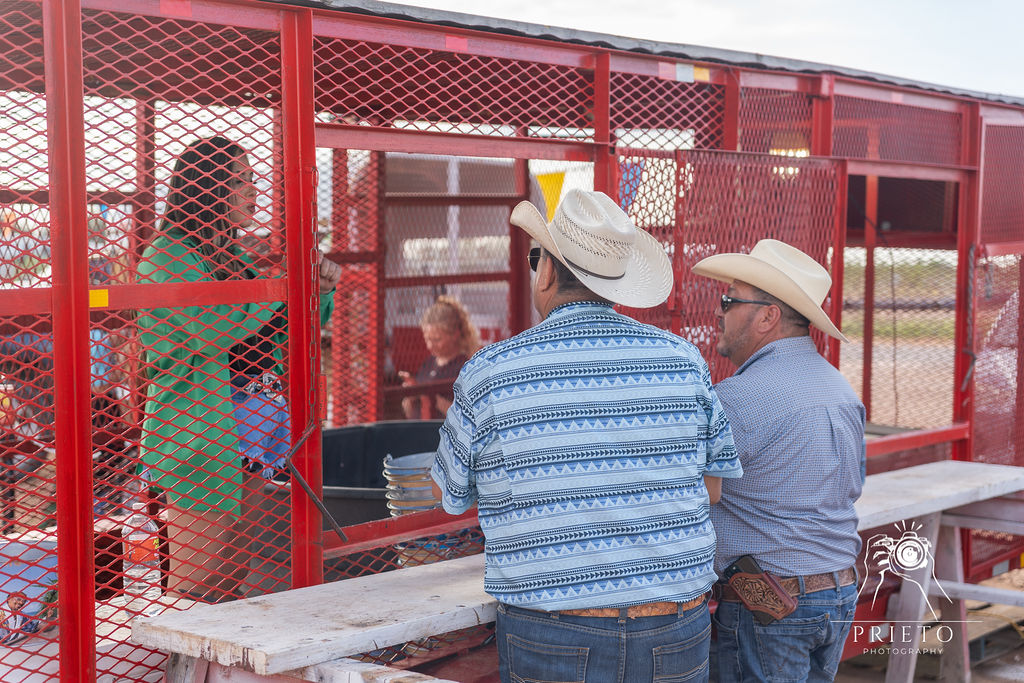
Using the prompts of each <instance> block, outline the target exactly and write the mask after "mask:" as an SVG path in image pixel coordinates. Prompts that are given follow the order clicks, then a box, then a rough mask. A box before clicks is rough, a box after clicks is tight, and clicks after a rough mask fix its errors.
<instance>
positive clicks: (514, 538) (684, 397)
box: [431, 302, 742, 610]
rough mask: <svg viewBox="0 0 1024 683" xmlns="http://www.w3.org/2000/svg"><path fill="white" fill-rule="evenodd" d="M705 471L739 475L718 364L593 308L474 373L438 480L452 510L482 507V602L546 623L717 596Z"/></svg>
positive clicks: (503, 348)
mask: <svg viewBox="0 0 1024 683" xmlns="http://www.w3.org/2000/svg"><path fill="white" fill-rule="evenodd" d="M705 474H708V475H712V476H716V477H738V476H740V475H741V474H742V468H741V467H740V464H739V460H738V458H737V456H736V451H735V448H734V446H733V440H732V434H731V432H730V429H729V423H728V421H727V420H726V417H725V413H724V412H723V411H722V407H721V404H720V403H719V401H718V398H717V396H716V395H715V392H714V390H713V389H712V387H711V380H710V375H709V372H708V367H707V364H706V363H705V362H704V360H703V359H702V358H701V356H700V354H699V353H698V351H697V350H696V348H695V347H694V346H693V345H691V344H690V343H689V342H686V341H684V340H683V339H680V338H679V337H677V336H675V335H673V334H670V333H668V332H665V331H663V330H659V329H658V328H655V327H651V326H650V325H644V324H642V323H639V322H637V321H635V320H633V319H632V318H629V317H626V316H624V315H621V314H619V313H616V312H615V311H614V310H613V309H612V308H611V306H607V305H603V304H597V303H589V302H580V303H572V304H566V305H563V306H560V307H558V308H556V309H555V310H553V311H552V312H551V313H550V314H549V315H548V317H547V319H545V320H544V321H543V322H542V323H540V324H539V325H537V326H536V327H533V328H531V329H529V330H527V331H526V332H523V333H522V334H519V335H517V336H515V337H512V338H510V339H506V340H504V341H501V342H498V343H496V344H492V345H491V346H488V347H486V348H484V349H482V350H481V351H479V352H478V353H477V354H476V355H475V356H474V357H473V358H472V359H470V360H469V362H467V363H466V365H465V366H464V367H463V368H462V372H461V373H460V375H459V378H458V380H457V381H456V383H455V401H454V403H453V404H452V407H451V409H450V410H449V411H448V415H447V418H446V420H445V422H444V425H443V426H442V428H441V443H440V446H439V448H438V452H437V457H436V459H435V462H434V466H433V468H432V470H431V475H432V476H433V478H434V481H436V482H437V484H438V486H439V487H440V488H441V489H442V491H443V493H444V495H443V505H444V508H445V510H447V511H448V512H450V513H453V514H457V513H460V512H463V511H465V510H466V509H468V508H469V507H471V506H472V505H473V503H474V502H477V504H478V512H479V519H480V526H481V528H482V529H483V532H484V536H485V538H486V543H485V547H484V552H485V555H486V560H485V566H486V571H485V577H484V588H485V590H486V591H487V592H488V593H490V594H491V595H493V596H494V597H495V598H496V599H497V600H498V601H499V602H503V603H506V604H511V605H518V606H523V607H529V608H533V609H543V610H562V609H579V608H587V607H625V606H629V605H635V604H641V603H645V602H656V601H661V600H672V601H680V602H682V601H686V600H691V599H693V598H695V597H697V596H699V595H700V594H702V593H704V592H705V591H707V590H708V589H709V588H710V586H711V585H712V584H713V583H714V581H715V579H716V575H715V572H714V568H713V559H714V555H715V532H714V529H713V528H712V526H711V523H710V521H709V517H708V509H709V507H710V506H709V502H708V494H707V489H705V487H704V482H703V475H705Z"/></svg>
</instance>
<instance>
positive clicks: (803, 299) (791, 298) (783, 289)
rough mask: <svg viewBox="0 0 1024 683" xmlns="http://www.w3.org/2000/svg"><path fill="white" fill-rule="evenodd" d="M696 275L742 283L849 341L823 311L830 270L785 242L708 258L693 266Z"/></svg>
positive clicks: (770, 243) (831, 333)
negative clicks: (751, 286)
mask: <svg viewBox="0 0 1024 683" xmlns="http://www.w3.org/2000/svg"><path fill="white" fill-rule="evenodd" d="M693 272H694V273H696V274H697V275H704V276H706V277H710V278H713V279H715V280H721V281H722V282H730V283H731V282H732V281H733V280H742V281H743V282H746V283H747V284H749V285H753V286H754V287H757V288H758V289H760V290H762V291H764V292H767V293H768V294H771V295H772V296H774V297H775V298H776V299H779V300H780V301H782V302H784V303H786V304H789V305H790V306H791V307H792V308H793V309H794V310H796V311H797V312H798V313H800V315H802V316H804V317H805V318H807V319H808V320H810V321H811V324H812V325H814V326H815V327H817V328H818V329H819V330H821V331H822V332H824V333H825V334H827V335H829V336H830V337H835V338H836V339H840V340H842V341H849V339H847V338H846V337H844V336H843V333H842V332H840V331H839V329H838V328H837V327H836V326H835V325H833V324H832V321H831V320H829V317H828V315H827V314H826V313H825V311H823V310H822V308H821V303H822V302H823V301H824V300H825V297H826V296H827V295H828V290H829V289H830V288H831V287H832V278H831V277H829V274H828V271H827V270H825V268H824V267H822V265H821V264H820V263H818V262H817V261H815V260H814V259H812V258H811V257H810V256H808V255H807V254H805V253H804V252H802V251H800V250H799V249H797V248H796V247H791V246H789V245H788V244H786V243H785V242H780V241H778V240H761V241H760V242H758V243H757V244H755V245H754V248H753V249H751V250H750V253H749V254H715V255H714V256H708V257H707V258H706V259H702V260H701V261H698V262H697V264H696V265H694V266H693Z"/></svg>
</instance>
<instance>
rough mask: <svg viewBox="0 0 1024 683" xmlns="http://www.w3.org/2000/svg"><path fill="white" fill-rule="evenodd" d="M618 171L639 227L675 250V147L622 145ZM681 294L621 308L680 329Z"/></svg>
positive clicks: (622, 197) (622, 195)
mask: <svg viewBox="0 0 1024 683" xmlns="http://www.w3.org/2000/svg"><path fill="white" fill-rule="evenodd" d="M618 175H619V187H618V196H619V205H620V206H621V207H622V209H623V210H624V211H625V212H626V213H627V214H628V215H629V217H630V218H632V219H633V222H634V223H635V224H636V226H637V227H638V228H642V229H644V230H646V231H647V232H649V233H650V234H651V235H652V236H653V237H654V238H655V239H657V240H658V241H659V242H661V243H662V244H664V245H665V248H666V249H667V250H669V253H672V246H671V245H672V244H673V242H674V241H675V239H676V237H677V234H676V233H677V230H676V212H677V209H678V207H677V204H676V197H677V194H676V188H677V187H678V180H679V179H678V164H677V162H676V154H675V153H674V152H671V151H665V152H658V151H651V150H643V149H620V150H618ZM676 277H677V278H678V274H677V275H676ZM677 296H678V290H677V291H675V292H673V293H672V294H671V295H670V297H669V299H668V301H666V302H665V303H663V304H660V305H658V306H655V307H653V308H629V307H626V306H619V307H618V309H619V310H620V311H622V312H623V313H624V314H625V315H628V316H630V317H632V318H635V319H636V320H639V321H641V322H644V323H647V324H649V325H654V326H655V327H660V328H662V329H665V330H672V331H674V332H677V333H678V331H679V330H678V328H677V326H676V325H673V312H675V311H677V310H678V307H677V305H676V298H677ZM684 336H686V335H684ZM686 338H687V339H691V337H686ZM691 341H693V340H692V339H691Z"/></svg>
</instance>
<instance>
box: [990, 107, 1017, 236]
mask: <svg viewBox="0 0 1024 683" xmlns="http://www.w3.org/2000/svg"><path fill="white" fill-rule="evenodd" d="M982 170H983V173H984V178H985V181H984V183H983V184H982V196H981V240H982V241H983V242H986V243H992V242H1021V241H1024V194H1022V193H1021V191H1020V190H1021V188H1022V187H1024V126H987V127H986V128H985V158H984V161H983V162H982Z"/></svg>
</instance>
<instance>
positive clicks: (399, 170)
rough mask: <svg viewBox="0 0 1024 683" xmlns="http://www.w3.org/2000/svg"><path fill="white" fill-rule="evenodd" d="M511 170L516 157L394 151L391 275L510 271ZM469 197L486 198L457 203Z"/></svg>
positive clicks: (388, 174) (390, 162)
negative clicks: (428, 154) (417, 153)
mask: <svg viewBox="0 0 1024 683" xmlns="http://www.w3.org/2000/svg"><path fill="white" fill-rule="evenodd" d="M513 171H514V168H513V161H512V160H511V159H474V158H468V157H440V156H427V155H408V154H388V155H387V161H386V171H385V183H384V187H385V192H386V194H385V203H386V204H387V209H386V211H385V214H384V221H385V223H384V225H385V231H386V235H387V243H388V250H387V260H386V262H385V272H386V274H387V276H388V277H410V276H412V277H415V276H439V275H452V274H456V273H485V272H504V271H507V270H508V244H509V241H508V239H509V238H508V231H509V226H508V216H509V211H510V208H511V206H512V205H513V204H515V203H516V202H517V201H518V198H517V197H516V195H515V179H514V175H513ZM463 195H471V196H474V197H478V198H480V197H483V198H486V199H484V200H483V201H478V202H473V203H464V202H459V201H453V198H457V197H459V196H463ZM492 197H493V199H491V198H492ZM503 197H504V198H505V199H504V201H503V200H502V198H503Z"/></svg>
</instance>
